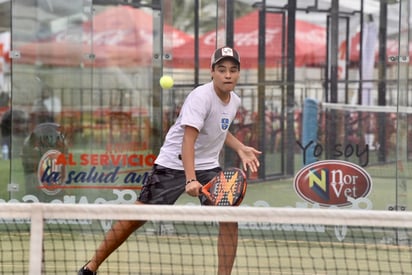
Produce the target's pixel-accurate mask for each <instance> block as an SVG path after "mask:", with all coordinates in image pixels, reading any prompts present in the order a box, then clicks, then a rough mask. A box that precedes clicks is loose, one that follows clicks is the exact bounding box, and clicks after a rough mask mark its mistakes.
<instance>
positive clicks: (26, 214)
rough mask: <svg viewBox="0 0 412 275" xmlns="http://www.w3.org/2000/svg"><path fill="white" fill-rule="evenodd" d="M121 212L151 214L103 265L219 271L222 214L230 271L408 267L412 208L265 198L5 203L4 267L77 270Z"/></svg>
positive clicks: (0, 214)
mask: <svg viewBox="0 0 412 275" xmlns="http://www.w3.org/2000/svg"><path fill="white" fill-rule="evenodd" d="M116 219H132V220H134V219H144V220H152V222H148V223H146V224H145V226H144V227H143V228H141V229H139V230H138V231H136V232H135V233H133V234H132V235H131V236H130V238H129V239H128V240H127V241H126V242H125V243H124V244H123V245H122V246H121V247H120V248H119V249H118V250H116V251H115V252H114V253H113V254H112V255H111V256H110V257H109V258H108V259H107V261H105V262H104V263H103V264H102V265H101V267H100V269H99V273H98V274H162V275H165V274H166V275H167V274H174V275H176V274H217V272H216V268H217V235H218V222H222V221H224V222H237V223H238V224H239V237H238V249H237V257H236V260H235V264H234V267H233V272H232V274H294V275H296V274H411V273H412V253H411V252H412V248H411V246H410V236H411V233H412V231H411V227H412V213H410V212H402V211H399V212H397V211H392V212H391V211H370V210H356V211H355V210H342V209H296V208H263V207H262V208H259V207H200V206H134V205H64V204H2V205H1V206H0V220H1V235H0V236H1V242H0V246H1V250H0V251H1V252H0V253H1V256H0V273H1V274H77V273H76V272H77V270H78V269H79V268H80V267H81V266H82V265H83V264H84V263H85V262H86V261H87V260H88V259H89V258H90V257H91V255H92V254H93V252H94V250H95V248H96V247H97V246H98V244H99V243H100V242H101V240H102V239H103V236H104V234H105V231H106V230H107V229H108V228H109V227H110V225H111V224H112V222H113V220H116Z"/></svg>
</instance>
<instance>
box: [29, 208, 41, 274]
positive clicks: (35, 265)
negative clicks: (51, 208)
mask: <svg viewBox="0 0 412 275" xmlns="http://www.w3.org/2000/svg"><path fill="white" fill-rule="evenodd" d="M30 219H31V225H30V260H29V274H30V275H40V274H42V259H43V226H44V225H43V211H42V209H41V208H40V207H36V206H35V205H33V211H32V212H31V217H30Z"/></svg>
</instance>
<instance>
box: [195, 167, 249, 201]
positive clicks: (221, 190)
mask: <svg viewBox="0 0 412 275" xmlns="http://www.w3.org/2000/svg"><path fill="white" fill-rule="evenodd" d="M246 187H247V182H246V175H245V173H244V172H243V170H241V169H239V168H228V169H225V170H223V171H221V172H220V173H219V174H217V175H216V176H215V177H214V178H213V179H212V180H210V181H209V182H208V183H206V184H205V185H204V186H203V187H202V188H201V189H200V193H201V194H203V195H204V196H205V197H206V198H207V200H208V203H209V205H220V206H237V205H239V204H240V203H241V202H242V200H243V197H244V196H245V193H246Z"/></svg>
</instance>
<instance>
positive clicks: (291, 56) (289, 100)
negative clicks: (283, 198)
mask: <svg viewBox="0 0 412 275" xmlns="http://www.w3.org/2000/svg"><path fill="white" fill-rule="evenodd" d="M296 1H297V0H289V1H288V32H287V45H288V47H287V65H286V66H287V75H286V87H287V88H286V123H287V124H286V127H287V128H286V132H287V136H286V148H287V150H286V173H287V174H288V175H293V174H294V173H295V156H294V154H295V144H296V137H295V128H294V127H295V126H294V125H295V121H294V120H295V116H294V112H295V31H296Z"/></svg>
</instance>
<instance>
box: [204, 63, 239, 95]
mask: <svg viewBox="0 0 412 275" xmlns="http://www.w3.org/2000/svg"><path fill="white" fill-rule="evenodd" d="M211 74H212V78H213V84H214V88H215V91H216V92H217V93H219V94H222V93H223V94H228V93H229V92H230V91H233V90H234V88H235V86H236V84H237V81H238V79H239V74H240V71H239V66H238V64H237V63H236V62H235V61H233V60H232V59H230V58H227V59H223V60H222V61H220V62H218V63H217V64H216V65H215V67H214V70H212V72H211Z"/></svg>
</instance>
